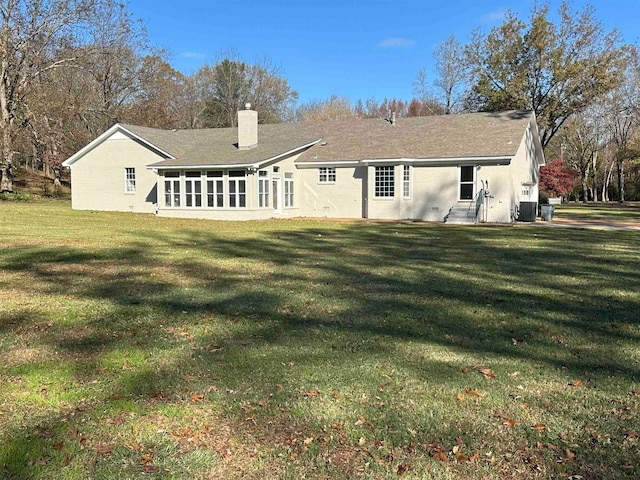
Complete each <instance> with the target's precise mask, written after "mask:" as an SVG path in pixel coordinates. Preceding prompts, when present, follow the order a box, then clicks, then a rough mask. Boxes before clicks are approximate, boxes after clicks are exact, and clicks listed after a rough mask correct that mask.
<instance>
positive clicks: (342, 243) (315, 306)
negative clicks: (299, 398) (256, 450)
mask: <svg viewBox="0 0 640 480" xmlns="http://www.w3.org/2000/svg"><path fill="white" fill-rule="evenodd" d="M557 235H558V233H557V232H554V231H550V230H548V229H528V230H527V231H526V232H523V231H522V230H520V229H516V228H474V229H469V228H443V227H433V226H424V225H412V224H409V225H396V224H387V223H381V224H376V223H373V224H365V223H362V224H359V223H358V224H350V225H348V227H344V226H343V227H342V228H324V227H323V226H319V227H317V228H316V227H313V226H309V227H307V228H298V229H294V230H286V229H285V228H282V229H273V230H268V231H267V232H266V233H265V234H262V235H258V236H254V237H252V238H230V237H228V236H225V237H223V236H218V235H216V234H215V233H209V232H202V231H193V232H182V234H181V235H180V237H179V238H174V237H172V236H169V235H167V236H164V237H162V236H161V235H160V234H159V236H156V237H155V238H154V239H153V241H149V242H147V243H145V242H140V243H137V244H133V245H130V246H126V247H125V248H117V249H111V250H101V251H96V252H87V251H84V250H81V249H64V248H54V247H51V248H37V247H29V248H24V249H20V250H5V251H4V252H2V253H0V261H1V262H2V263H1V265H2V268H3V269H5V270H7V271H12V272H20V273H23V274H26V275H29V276H31V277H33V279H34V282H35V283H36V284H38V285H41V286H43V287H44V292H43V293H47V294H56V295H62V294H64V295H69V296H71V297H76V298H84V299H88V300H104V301H106V302H108V308H106V309H105V311H103V312H96V313H90V312H88V313H87V312H85V313H83V315H86V318H87V322H86V323H85V325H86V327H87V329H86V330H83V331H79V332H76V333H74V332H69V333H65V332H59V333H58V335H53V336H51V338H52V339H53V341H54V342H55V345H54V346H55V348H56V349H60V350H62V351H64V352H68V353H69V354H71V355H79V356H87V357H95V356H97V355H101V354H103V353H105V352H107V351H109V350H111V349H121V348H127V347H130V346H132V347H137V348H138V347H142V348H144V349H146V348H150V347H154V348H163V345H166V344H167V342H168V341H171V342H177V341H182V340H180V339H178V340H176V339H175V338H174V337H172V335H174V333H175V332H176V331H179V330H180V329H181V328H183V329H188V328H190V326H192V325H193V324H194V323H197V324H200V323H202V321H203V320H202V319H203V318H208V317H211V318H213V319H215V321H216V322H219V323H220V322H221V323H222V324H223V325H224V324H226V325H227V326H226V327H224V328H217V329H215V331H214V332H213V333H211V334H205V335H202V336H201V337H199V338H198V340H197V341H196V342H195V343H194V344H192V345H188V348H187V349H186V350H185V353H184V354H183V357H182V358H181V359H175V363H174V364H170V365H166V366H165V367H163V368H161V369H159V370H152V369H145V368H142V369H140V370H139V371H137V372H136V373H135V375H134V374H131V375H128V376H127V375H123V376H122V377H121V378H120V380H119V385H118V386H117V387H116V388H115V391H116V393H117V394H118V395H124V396H131V395H133V396H134V397H135V396H143V397H150V396H152V394H153V392H154V391H155V390H159V391H162V395H165V396H166V398H171V399H173V400H175V399H177V398H179V397H180V395H181V391H182V389H183V388H184V383H185V382H184V379H183V378H182V376H181V368H183V367H182V365H183V364H181V363H180V362H189V363H188V364H190V365H193V366H199V367H200V368H202V369H203V371H206V372H208V373H207V375H208V376H210V377H211V381H212V382H214V381H217V382H219V383H220V382H221V383H222V385H221V388H227V389H236V388H239V387H240V386H241V385H243V384H246V383H247V379H248V378H250V383H251V385H252V386H253V388H254V389H262V390H264V393H265V395H269V394H273V385H274V383H275V380H274V379H275V378H277V375H275V374H274V371H278V370H282V366H283V365H287V364H292V365H296V366H299V365H304V366H306V367H308V366H312V367H314V368H322V367H323V366H324V365H327V363H328V366H327V368H328V369H331V362H334V363H335V364H338V363H339V364H342V365H345V364H348V363H349V362H354V368H355V367H357V360H358V359H362V358H368V359H370V360H372V361H373V362H374V363H376V362H377V363H384V361H385V359H391V358H393V359H394V360H393V361H395V362H397V363H398V364H402V366H403V368H405V369H409V370H412V371H414V372H416V376H417V377H418V378H427V377H428V379H429V381H430V382H441V383H442V384H446V383H449V382H453V381H457V380H455V378H454V373H455V372H459V370H460V367H464V366H466V365H458V364H457V363H455V362H447V361H442V362H436V361H433V360H431V361H426V360H425V359H423V358H419V357H416V356H405V357H403V358H397V357H398V356H397V355H396V354H395V350H394V348H395V347H394V345H395V343H394V339H399V340H402V341H406V342H414V343H415V342H418V343H419V342H424V343H425V344H438V345H442V346H445V347H448V348H449V349H451V350H453V351H459V352H463V353H465V354H468V355H471V356H473V357H474V358H478V363H485V362H488V361H490V359H495V358H497V357H506V358H511V359H520V360H525V361H528V362H531V363H533V364H538V363H540V364H546V365H549V366H552V367H554V368H556V369H558V370H560V369H567V376H568V378H571V376H572V375H575V372H589V375H590V376H592V377H594V378H598V377H602V378H607V377H610V376H618V377H621V378H623V379H624V380H625V381H628V382H638V381H640V371H639V367H638V364H637V363H635V364H634V363H631V362H629V361H628V358H627V357H626V356H625V354H624V352H620V351H617V350H616V345H617V344H618V343H619V342H629V341H633V340H639V339H640V338H638V334H637V328H628V326H629V325H633V326H636V325H637V322H638V321H639V317H638V312H639V311H640V304H639V303H638V300H637V296H635V295H633V294H632V293H633V292H637V291H639V290H640V278H639V276H638V270H639V266H640V262H639V260H638V259H639V253H638V250H637V249H636V250H632V251H628V252H627V254H626V255H620V253H616V250H615V249H614V248H613V247H615V245H612V243H615V242H616V241H617V239H620V240H625V239H629V241H625V242H624V243H625V245H627V248H628V246H629V245H636V243H635V242H637V237H635V236H633V234H632V233H625V232H618V233H617V234H616V235H617V236H616V237H615V238H613V239H612V236H611V234H610V233H608V232H592V231H590V232H582V231H576V232H572V233H571V234H570V235H569V234H567V238H562V237H558V236H557ZM157 249H160V250H164V249H169V250H171V251H173V252H175V251H179V252H180V255H179V256H178V257H175V256H172V255H169V256H168V257H167V259H165V258H164V257H163V256H162V255H161V254H159V253H158V251H157ZM614 294H615V295H614ZM33 315H34V313H33V312H22V313H18V314H16V315H15V316H14V318H13V319H9V321H4V322H2V323H1V324H0V332H5V331H7V330H9V329H15V328H17V327H18V326H20V325H22V324H23V323H28V321H29V319H33V318H34V317H33ZM162 315H164V316H165V317H166V320H164V321H163V324H162V325H159V324H158V318H159V317H160V316H162ZM167 329H170V330H169V331H170V332H173V333H167V331H168V330H167ZM185 331H186V330H185ZM514 344H515V345H514ZM289 346H295V347H296V348H297V349H295V348H293V347H292V348H288V347H289ZM305 348H308V349H309V350H305ZM314 350H318V351H314ZM258 353H259V355H258ZM245 356H246V358H245V359H244V360H243V359H242V357H245ZM196 359H197V360H196ZM88 370H90V369H88V367H87V366H86V365H84V366H82V367H79V372H78V374H79V375H85V376H86V375H90V374H91V373H90V371H89V373H88ZM427 372H428V373H427ZM303 375H304V374H302V373H296V372H295V371H294V372H291V371H289V372H287V373H286V374H285V375H284V377H285V378H290V380H291V383H292V385H294V384H298V385H303V384H304V376H303ZM216 379H218V380H216ZM347 380H348V379H345V381H347ZM372 381H375V379H372ZM337 382H338V383H339V382H340V379H337ZM299 388H302V387H299ZM308 388H309V389H311V388H312V386H309V387H308ZM109 398H111V397H109V396H107V397H105V399H104V401H105V402H108V401H110V400H109ZM229 406H230V408H237V405H235V407H234V406H233V402H231V401H230V403H229ZM57 421H58V420H57V419H56V418H55V416H54V417H53V418H51V419H50V423H51V424H52V426H55V424H56V423H57ZM432 428H434V429H437V431H438V432H440V433H439V434H435V433H434V435H436V436H437V435H441V436H442V435H446V436H448V437H450V439H454V438H455V437H456V435H457V433H458V432H455V431H451V432H447V431H446V428H444V427H437V426H432ZM9 443H10V442H9ZM588 469H589V466H588V465H586V466H585V467H584V471H588Z"/></svg>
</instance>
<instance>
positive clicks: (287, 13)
mask: <svg viewBox="0 0 640 480" xmlns="http://www.w3.org/2000/svg"><path fill="white" fill-rule="evenodd" d="M532 3H533V2H532V0H514V1H499V0H444V1H437V2H433V1H428V0H423V1H419V0H361V1H355V0H342V1H336V0H325V1H324V2H316V1H314V2H308V1H305V0H298V1H296V0H264V1H257V0H245V1H238V0H211V1H207V0H183V1H181V2H176V1H175V0H174V1H165V0H130V3H129V9H130V10H131V11H132V12H133V14H134V15H135V16H136V17H138V18H140V19H142V20H143V21H144V22H145V24H146V27H147V31H148V33H149V40H150V42H151V43H152V44H153V45H155V46H158V47H162V48H165V49H166V50H167V51H168V53H169V60H170V63H171V64H172V65H173V67H174V68H176V69H177V70H180V71H181V72H183V73H186V74H191V73H194V72H195V71H197V70H198V69H199V68H200V67H201V66H202V65H203V64H205V63H207V62H208V63H214V62H215V60H216V58H218V57H219V56H220V54H221V53H223V52H224V51H228V50H233V51H235V52H236V54H237V55H238V56H239V57H240V58H241V59H242V60H244V61H247V62H250V63H252V62H254V61H257V60H260V59H263V58H264V57H268V58H269V59H270V60H271V62H272V63H274V64H276V65H279V66H281V67H282V70H283V75H284V77H285V78H287V80H288V81H289V84H290V85H291V86H292V88H294V89H295V90H297V91H298V93H299V95H300V101H302V102H306V101H309V100H322V99H326V98H328V97H329V96H331V95H338V96H342V97H347V98H349V99H350V100H352V101H355V100H357V99H358V98H361V99H362V100H363V101H364V100H366V99H367V98H375V99H376V100H382V99H383V98H385V97H387V98H392V97H396V98H401V99H407V100H408V99H410V98H411V97H412V90H413V87H412V84H413V82H414V81H415V79H416V75H417V71H418V70H419V69H420V68H422V67H424V68H426V69H427V72H428V75H429V81H430V82H431V81H433V78H434V77H433V74H432V67H433V56H432V52H433V50H434V48H435V47H436V46H437V45H438V44H439V43H440V42H442V41H443V40H444V39H446V38H447V37H448V36H450V35H454V36H455V37H456V38H457V39H458V40H459V41H460V42H462V43H465V42H466V41H467V40H468V38H469V35H470V33H471V32H472V30H473V29H475V28H477V27H480V28H484V29H486V30H487V31H488V30H490V29H491V28H492V27H494V26H496V25H499V24H500V23H501V22H502V20H503V19H504V14H505V12H506V11H507V10H509V9H511V10H513V11H515V12H516V13H518V15H519V16H520V18H523V19H525V18H527V17H528V13H529V12H530V10H531V5H532ZM586 3H590V4H591V5H593V6H594V7H595V13H596V17H597V18H598V19H600V20H601V21H602V23H603V24H604V26H605V29H606V30H607V31H610V30H612V29H613V28H617V29H618V30H619V31H620V32H621V34H622V36H623V38H624V40H625V41H626V42H638V41H639V40H640V27H639V25H640V0H592V1H591V2H585V1H583V0H574V1H573V5H574V7H576V8H577V9H579V10H582V8H583V6H584V5H585V4H586ZM559 4H560V1H559V0H552V1H551V5H552V10H553V11H554V12H555V11H557V6H558V5H559Z"/></svg>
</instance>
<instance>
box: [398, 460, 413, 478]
mask: <svg viewBox="0 0 640 480" xmlns="http://www.w3.org/2000/svg"><path fill="white" fill-rule="evenodd" d="M410 468H411V464H410V463H408V462H402V463H401V464H400V465H398V470H397V471H396V473H397V474H398V476H399V477H401V476H402V475H404V474H405V473H407V472H408V471H409V469H410Z"/></svg>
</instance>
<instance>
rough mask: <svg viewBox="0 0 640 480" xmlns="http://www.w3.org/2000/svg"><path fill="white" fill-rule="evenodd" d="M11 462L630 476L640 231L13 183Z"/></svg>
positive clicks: (43, 470) (60, 473)
mask: <svg viewBox="0 0 640 480" xmlns="http://www.w3.org/2000/svg"><path fill="white" fill-rule="evenodd" d="M0 239H1V241H2V247H3V248H2V249H1V250H0V477H2V478H9V479H14V478H15V479H24V478H34V479H84V478H96V479H112V478H118V479H125V478H140V476H142V475H145V476H148V477H150V478H188V479H193V478H210V479H214V478H250V479H251V478H254V479H263V478H284V479H300V478H316V479H321V478H331V479H333V478H345V479H346V478H358V477H362V478H397V477H398V476H399V475H400V476H403V478H420V479H422V478H426V479H429V478H433V479H443V478H456V479H468V478H471V479H504V478H514V479H528V478H541V479H542V478H544V479H547V478H567V479H569V478H573V479H579V478H581V479H601V478H607V479H621V478H638V477H639V476H640V412H639V410H638V408H639V404H640V396H639V395H640V393H639V391H640V349H639V344H638V340H639V339H640V234H638V233H635V232H622V231H621V232H604V231H602V232H601V231H594V230H590V231H586V230H585V231H582V230H569V229H567V230H564V229H550V228H545V227H543V226H536V225H533V226H530V227H528V228H518V227H508V226H504V227H495V226H493V227H480V226H479V227H472V228H469V227H451V226H449V227H445V226H443V225H438V224H419V223H402V224H401V223H389V222H385V223H375V222H369V223H366V222H331V221H314V220H292V221H289V220H287V221H276V220H274V221H262V222H247V223H239V222H238V223H236V222H229V223H220V222H211V221H197V220H177V219H164V218H157V217H154V216H150V215H136V214H117V213H97V212H76V211H72V210H71V209H70V208H69V204H68V203H67V202H63V201H48V202H45V201H43V202H0Z"/></svg>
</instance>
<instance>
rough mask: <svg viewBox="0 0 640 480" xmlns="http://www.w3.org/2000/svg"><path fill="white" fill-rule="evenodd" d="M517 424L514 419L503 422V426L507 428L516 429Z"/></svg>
mask: <svg viewBox="0 0 640 480" xmlns="http://www.w3.org/2000/svg"><path fill="white" fill-rule="evenodd" d="M516 423H518V422H516V421H515V420H514V419H512V418H508V419H506V420H505V421H504V422H502V425H504V426H505V427H514V426H515V425H516Z"/></svg>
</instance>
